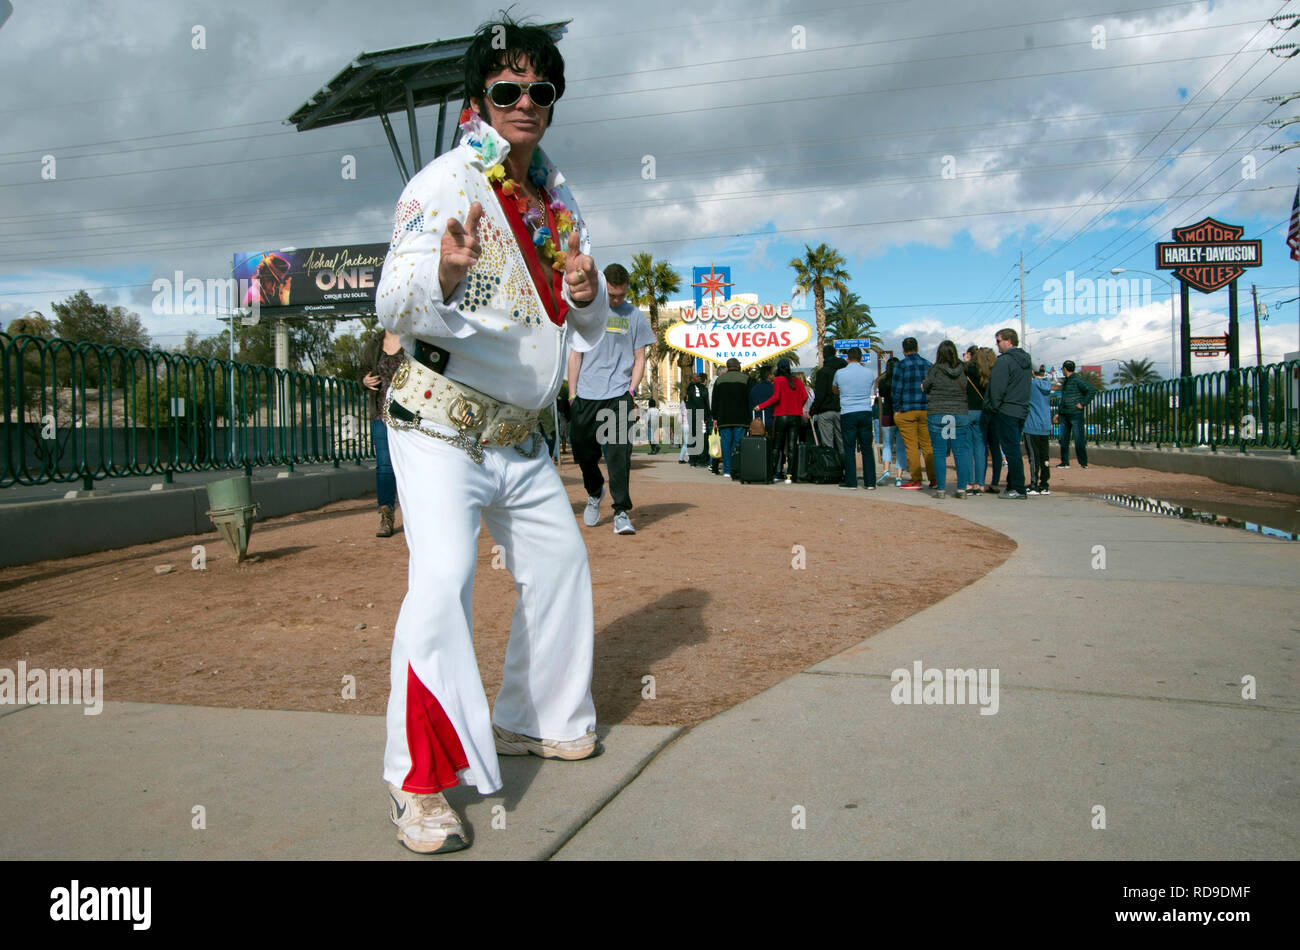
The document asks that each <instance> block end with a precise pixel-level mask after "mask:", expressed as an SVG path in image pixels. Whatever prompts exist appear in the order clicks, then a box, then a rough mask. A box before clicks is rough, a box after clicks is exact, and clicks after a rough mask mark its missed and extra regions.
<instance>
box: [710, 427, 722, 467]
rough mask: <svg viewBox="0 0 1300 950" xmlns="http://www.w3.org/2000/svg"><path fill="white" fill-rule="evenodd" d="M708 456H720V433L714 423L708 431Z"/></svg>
mask: <svg viewBox="0 0 1300 950" xmlns="http://www.w3.org/2000/svg"><path fill="white" fill-rule="evenodd" d="M709 457H710V458H715V459H720V458H722V433H721V432H719V431H718V426H717V424H716V423H715V424H714V426H713V431H712V432H710V433H709Z"/></svg>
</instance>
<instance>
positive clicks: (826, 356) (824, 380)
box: [809, 343, 849, 455]
mask: <svg viewBox="0 0 1300 950" xmlns="http://www.w3.org/2000/svg"><path fill="white" fill-rule="evenodd" d="M848 365H849V364H848V363H847V362H845V361H844V360H842V359H840V357H839V356H838V355H836V353H835V347H834V346H832V345H831V344H830V343H827V344H826V345H825V346H823V347H822V368H821V369H819V370H818V371H817V379H816V381H815V382H814V383H813V404H812V410H811V411H810V412H809V415H811V416H812V421H813V425H815V426H816V427H817V440H818V441H819V442H820V443H821V444H822V445H832V446H834V447H835V451H837V452H839V453H840V455H843V454H844V437H843V435H842V434H841V433H840V397H839V396H838V395H836V393H835V389H834V384H835V374H836V373H838V372H839V371H840V370H842V369H843V368H844V367H846V366H848Z"/></svg>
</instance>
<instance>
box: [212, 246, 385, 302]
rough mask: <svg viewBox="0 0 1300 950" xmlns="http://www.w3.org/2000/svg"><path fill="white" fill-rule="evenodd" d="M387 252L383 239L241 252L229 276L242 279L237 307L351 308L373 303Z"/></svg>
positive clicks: (236, 256) (237, 255)
mask: <svg viewBox="0 0 1300 950" xmlns="http://www.w3.org/2000/svg"><path fill="white" fill-rule="evenodd" d="M387 253H388V245H387V244H340V245H335V246H333V247H305V248H293V249H286V250H282V251H249V252H241V253H237V254H236V255H235V265H234V273H233V276H234V277H235V279H236V280H239V281H241V282H243V281H247V287H248V290H247V291H246V292H245V294H244V299H243V300H242V301H241V305H243V306H251V305H253V304H257V305H259V306H260V307H262V308H264V309H268V308H276V307H293V308H295V309H301V310H304V311H307V312H314V313H329V312H331V311H340V312H345V313H351V312H355V311H357V310H369V309H373V308H374V305H375V288H376V287H378V286H379V275H380V273H381V271H382V270H383V264H384V256H385V255H386V254H387ZM241 286H244V284H242V283H241Z"/></svg>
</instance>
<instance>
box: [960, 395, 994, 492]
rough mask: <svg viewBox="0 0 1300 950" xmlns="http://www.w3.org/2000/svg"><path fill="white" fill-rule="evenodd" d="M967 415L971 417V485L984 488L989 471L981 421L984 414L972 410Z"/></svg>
mask: <svg viewBox="0 0 1300 950" xmlns="http://www.w3.org/2000/svg"><path fill="white" fill-rule="evenodd" d="M967 414H968V415H969V416H970V484H971V485H979V486H980V487H981V488H982V487H984V475H985V473H987V472H988V469H989V456H988V448H987V447H986V446H985V445H984V426H983V425H982V424H981V419H980V417H981V416H983V415H984V413H982V412H980V410H978V409H972V410H971V411H970V412H969V413H967ZM962 487H963V488H965V487H966V486H965V485H963V486H962Z"/></svg>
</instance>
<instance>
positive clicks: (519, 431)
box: [495, 422, 533, 445]
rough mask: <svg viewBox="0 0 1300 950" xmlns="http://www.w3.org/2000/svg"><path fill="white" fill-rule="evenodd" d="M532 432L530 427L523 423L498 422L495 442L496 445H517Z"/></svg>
mask: <svg viewBox="0 0 1300 950" xmlns="http://www.w3.org/2000/svg"><path fill="white" fill-rule="evenodd" d="M532 431H533V430H532V427H531V426H529V425H528V424H527V423H524V422H498V423H497V426H496V439H495V441H496V442H497V444H498V445H518V444H519V443H520V442H522V441H524V439H526V438H528V436H529V434H530V433H531V432H532Z"/></svg>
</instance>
